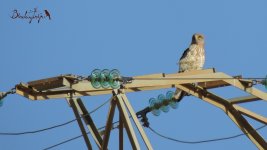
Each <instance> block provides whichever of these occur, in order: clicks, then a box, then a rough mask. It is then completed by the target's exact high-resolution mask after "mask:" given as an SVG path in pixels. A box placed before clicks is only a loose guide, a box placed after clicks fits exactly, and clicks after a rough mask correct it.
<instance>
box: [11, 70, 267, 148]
mask: <svg viewBox="0 0 267 150" xmlns="http://www.w3.org/2000/svg"><path fill="white" fill-rule="evenodd" d="M195 83H197V84H195ZM253 85H254V81H253V80H248V79H242V77H241V76H236V77H232V76H229V75H227V74H225V73H222V72H216V71H215V69H206V70H198V71H190V72H185V73H175V74H164V73H160V74H150V75H143V76H136V77H132V78H131V82H127V83H125V84H123V85H122V86H120V88H119V89H112V88H99V89H96V88H94V87H93V86H92V85H91V81H90V80H87V79H81V78H80V77H79V76H74V75H61V76H57V77H52V78H47V79H42V80H37V81H31V82H28V83H20V84H18V85H16V90H15V91H16V93H17V94H19V95H21V96H24V97H26V98H28V99H31V100H46V99H55V98H64V99H67V101H68V102H69V104H70V106H71V108H72V109H73V112H74V114H75V116H76V118H77V122H78V124H79V127H80V129H81V132H82V134H83V137H84V140H85V142H86V145H87V147H88V149H92V146H91V142H90V141H89V138H88V136H87V134H86V130H85V128H84V126H83V123H82V119H83V121H84V122H85V124H86V125H87V127H88V129H89V131H90V133H91V135H92V136H93V139H94V141H95V143H96V144H97V146H98V147H99V149H107V148H108V142H109V137H110V132H111V130H112V121H113V117H114V112H115V109H116V108H118V110H119V118H120V119H119V139H120V140H119V146H120V149H123V136H124V135H123V129H124V128H125V129H126V132H127V135H128V138H129V140H130V143H131V145H132V148H133V149H140V145H139V141H138V139H137V137H136V133H135V132H134V128H133V125H132V123H131V121H130V119H129V115H130V116H132V119H133V123H134V124H135V125H136V128H137V129H138V131H139V133H140V134H141V137H142V140H143V141H144V143H145V145H146V147H147V149H150V150H151V149H153V148H152V145H151V143H150V141H149V139H148V138H147V136H146V134H145V132H144V130H143V128H142V126H141V124H140V122H139V120H138V118H137V117H136V115H135V111H134V109H133V108H132V106H131V104H130V102H129V100H128V98H127V96H126V94H127V93H128V92H139V91H145V90H157V89H166V88H179V89H181V90H183V91H185V92H187V93H188V94H191V95H193V96H195V97H197V98H199V99H201V100H203V101H205V102H207V103H210V104H212V105H213V106H215V107H218V108H220V109H221V110H222V111H224V112H225V114H226V115H227V116H229V117H230V119H231V120H232V121H233V122H234V123H235V124H236V125H237V126H238V127H239V128H240V129H241V130H242V131H243V132H244V133H245V135H246V136H247V137H248V138H249V139H250V140H251V141H252V142H253V143H254V144H255V145H256V146H257V148H259V149H267V143H266V141H265V140H264V139H263V138H262V137H261V135H260V134H259V133H258V132H257V131H256V130H255V129H254V128H253V127H252V126H251V125H250V124H249V122H248V121H247V120H246V119H245V117H244V116H247V117H250V118H252V119H254V120H256V121H259V122H261V123H264V124H267V118H266V117H263V116H261V115H259V114H257V113H255V112H252V111H250V110H248V109H245V108H243V107H241V106H240V105H238V104H240V103H247V102H253V101H257V100H265V101H267V93H265V92H263V91H261V90H259V89H256V88H255V87H253ZM225 86H232V87H235V88H237V89H240V90H241V91H244V92H246V93H247V94H248V95H246V96H244V95H242V96H240V97H236V98H232V99H225V98H223V97H219V96H217V95H215V94H214V93H212V92H210V89H214V88H217V89H219V88H221V87H225ZM102 94H111V102H110V107H109V113H108V117H107V121H106V128H105V132H104V133H103V135H102V134H100V133H99V131H98V130H97V128H96V126H95V124H94V121H93V119H92V118H91V116H90V114H89V113H88V111H87V110H86V108H85V106H84V105H83V102H82V100H81V99H80V97H82V96H94V95H102ZM81 118H82V119H81Z"/></svg>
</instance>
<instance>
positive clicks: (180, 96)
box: [173, 89, 186, 102]
mask: <svg viewBox="0 0 267 150" xmlns="http://www.w3.org/2000/svg"><path fill="white" fill-rule="evenodd" d="M185 95H186V92H185V91H183V90H180V89H176V91H175V93H174V96H173V98H174V99H175V101H176V102H180V101H181V100H182V99H183V97H184V96H185Z"/></svg>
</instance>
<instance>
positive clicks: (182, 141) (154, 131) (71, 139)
mask: <svg viewBox="0 0 267 150" xmlns="http://www.w3.org/2000/svg"><path fill="white" fill-rule="evenodd" d="M129 118H132V116H129ZM117 123H119V121H116V122H113V123H112V126H113V127H112V129H116V128H117V127H114V124H117ZM266 126H267V125H263V126H261V127H258V128H256V129H255V130H256V131H257V130H260V129H262V128H264V127H266ZM105 127H106V126H103V127H101V128H98V131H99V130H101V129H104V128H105ZM148 129H150V130H151V131H152V132H153V133H155V134H156V135H158V136H160V137H162V138H165V139H167V140H171V141H174V142H178V143H184V144H200V143H209V142H216V141H223V140H229V139H234V138H237V137H240V136H243V135H246V134H248V133H240V134H237V135H233V136H228V137H222V138H215V139H209V140H201V141H184V140H178V139H174V138H171V137H168V136H165V135H162V134H161V133H159V132H157V131H156V130H154V129H153V128H151V127H148ZM87 134H90V133H89V132H87ZM81 137H82V135H80V136H76V137H73V138H70V139H68V140H65V141H62V142H60V143H57V144H55V145H52V146H49V147H48V148H45V149H43V150H48V149H52V148H54V147H57V146H59V145H62V144H65V143H68V142H70V141H73V140H75V139H78V138H81Z"/></svg>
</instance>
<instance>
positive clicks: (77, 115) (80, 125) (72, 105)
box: [67, 98, 92, 150]
mask: <svg viewBox="0 0 267 150" xmlns="http://www.w3.org/2000/svg"><path fill="white" fill-rule="evenodd" d="M67 100H68V101H69V104H70V106H71V108H72V110H73V112H74V115H75V117H76V119H77V122H78V125H79V127H80V129H81V132H82V135H83V138H84V141H85V143H86V146H87V148H88V150H92V145H91V143H90V141H89V138H88V136H87V133H86V130H85V128H84V126H83V123H82V120H81V117H80V115H79V112H78V110H77V106H76V104H75V102H74V101H75V100H76V99H73V98H70V99H67Z"/></svg>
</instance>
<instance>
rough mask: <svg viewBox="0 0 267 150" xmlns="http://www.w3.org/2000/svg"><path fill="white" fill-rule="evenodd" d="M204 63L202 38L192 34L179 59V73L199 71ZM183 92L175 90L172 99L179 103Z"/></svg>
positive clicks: (200, 35)
mask: <svg viewBox="0 0 267 150" xmlns="http://www.w3.org/2000/svg"><path fill="white" fill-rule="evenodd" d="M204 63H205V49H204V36H203V35H202V34H198V33H196V34H194V35H193V37H192V42H191V44H190V46H189V48H187V49H186V50H185V51H184V53H183V55H182V57H181V58H180V60H179V62H178V65H179V72H186V71H191V70H201V69H202V68H203V66H204ZM185 94H186V93H185V92H184V91H182V90H180V89H176V91H175V94H174V98H175V99H176V101H181V100H182V98H183V97H184V96H185Z"/></svg>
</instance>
